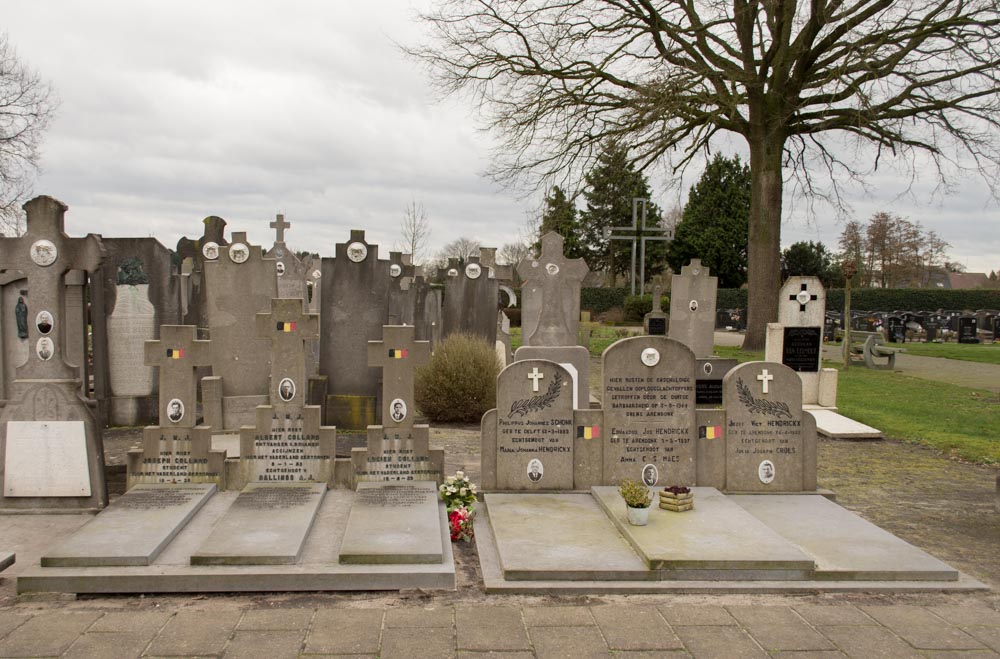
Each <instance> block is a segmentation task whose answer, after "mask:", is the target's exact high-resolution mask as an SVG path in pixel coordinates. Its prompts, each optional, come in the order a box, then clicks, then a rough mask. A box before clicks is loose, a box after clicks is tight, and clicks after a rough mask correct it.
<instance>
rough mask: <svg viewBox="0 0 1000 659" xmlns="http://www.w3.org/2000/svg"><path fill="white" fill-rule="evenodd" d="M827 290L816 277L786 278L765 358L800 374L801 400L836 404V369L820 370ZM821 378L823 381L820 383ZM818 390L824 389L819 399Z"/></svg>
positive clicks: (768, 327)
mask: <svg viewBox="0 0 1000 659" xmlns="http://www.w3.org/2000/svg"><path fill="white" fill-rule="evenodd" d="M825 318H826V291H825V290H824V289H823V284H822V283H821V282H820V280H819V278H818V277H789V278H788V280H786V281H785V283H784V285H783V286H782V287H781V291H780V292H779V293H778V322H777V323H768V326H767V337H766V342H765V349H764V355H765V360H766V361H769V362H777V363H781V364H784V365H786V366H788V367H790V368H791V369H792V370H794V371H795V372H796V373H798V374H799V377H800V378H801V381H802V396H803V402H804V403H805V404H807V405H816V404H820V405H825V406H831V407H832V406H835V405H836V400H837V396H836V390H837V385H836V377H837V371H836V369H821V368H820V365H821V360H822V354H823V323H824V320H825ZM821 380H822V382H821ZM821 390H823V391H825V392H827V393H825V394H824V395H823V401H822V402H821V401H820V398H821V396H820V392H821Z"/></svg>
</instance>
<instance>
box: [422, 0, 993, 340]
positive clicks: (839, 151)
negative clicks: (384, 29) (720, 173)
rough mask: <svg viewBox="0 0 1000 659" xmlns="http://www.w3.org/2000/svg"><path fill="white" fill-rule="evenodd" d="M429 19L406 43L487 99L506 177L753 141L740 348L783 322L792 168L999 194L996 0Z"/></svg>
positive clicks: (481, 9)
mask: <svg viewBox="0 0 1000 659" xmlns="http://www.w3.org/2000/svg"><path fill="white" fill-rule="evenodd" d="M423 18H424V20H425V21H426V22H428V23H429V25H430V26H431V29H432V33H433V35H434V36H433V37H432V39H433V40H432V41H431V42H430V43H429V44H426V45H423V46H417V47H414V48H411V49H410V50H409V51H408V52H410V53H411V54H412V55H414V56H416V57H418V58H421V59H422V60H423V61H424V62H425V63H427V64H428V65H429V67H430V69H431V70H432V72H433V74H434V75H435V80H436V82H437V83H438V84H439V85H440V87H441V89H442V90H443V91H444V92H446V93H447V92H456V91H468V92H471V93H472V95H473V96H474V98H475V101H476V102H477V103H478V104H479V105H480V107H482V108H483V109H484V111H485V113H486V115H485V120H486V122H487V126H488V127H489V128H491V129H493V130H494V131H495V133H496V134H497V135H498V136H499V137H500V139H501V146H500V151H499V155H498V159H497V160H496V161H495V165H494V167H493V170H492V173H493V174H494V176H496V177H498V178H499V179H500V180H503V181H506V182H508V183H511V184H516V183H521V184H528V186H529V188H530V187H532V186H536V187H537V186H538V185H539V183H543V184H551V183H552V182H560V181H563V180H565V179H566V178H573V179H575V180H578V178H579V176H580V172H582V171H586V170H587V169H588V168H589V167H590V164H591V163H592V162H593V160H594V157H595V155H596V153H597V152H598V150H599V148H600V145H601V144H602V143H604V141H605V140H607V139H617V140H619V141H621V142H622V143H624V144H627V145H630V156H629V157H630V159H631V160H632V161H633V162H635V163H636V164H638V165H639V166H640V167H646V166H649V165H650V164H652V163H663V164H664V165H666V166H668V167H670V168H672V169H673V171H675V172H677V171H679V170H682V169H683V168H684V167H685V166H686V165H687V164H688V163H689V162H691V161H692V160H693V159H695V158H696V157H699V155H700V153H702V152H703V151H706V150H710V149H711V147H712V140H713V138H715V137H716V136H717V135H720V134H723V133H729V134H732V135H737V136H740V137H741V138H742V139H743V140H745V141H746V143H747V145H748V147H749V151H750V168H751V171H752V177H753V192H752V197H753V198H752V209H751V217H750V224H749V268H748V277H749V288H750V291H749V307H750V308H749V319H748V320H749V324H748V329H747V335H746V338H745V340H744V347H745V348H753V349H759V348H760V347H762V346H763V343H764V336H765V329H766V324H767V322H769V321H773V320H775V319H776V318H777V304H778V300H777V297H778V296H777V293H778V289H779V286H780V263H781V259H780V233H781V211H782V195H783V192H784V181H785V174H786V173H787V174H788V175H789V176H790V180H791V181H792V185H793V191H797V192H799V193H802V194H806V195H807V196H808V197H809V198H810V199H813V198H818V197H819V198H826V199H829V200H831V201H833V202H834V203H838V202H840V201H841V196H840V195H841V188H840V182H842V181H854V182H861V183H862V184H863V176H864V175H865V173H866V171H869V170H870V169H872V168H873V167H874V166H875V165H877V164H879V163H880V162H881V161H883V160H888V159H890V158H892V159H895V160H896V162H897V163H899V165H900V166H901V167H903V168H906V169H909V171H911V172H913V171H916V170H917V168H918V166H920V165H921V164H922V163H921V162H919V161H918V158H917V157H918V155H920V154H925V155H926V156H927V158H928V159H929V161H930V163H931V165H932V166H933V171H934V173H935V174H937V175H938V176H940V177H941V178H940V180H941V181H942V182H943V183H944V184H945V185H947V184H948V183H949V181H950V178H949V177H950V175H951V174H954V173H956V172H961V171H962V170H964V169H972V170H975V171H977V172H979V173H981V174H984V177H983V178H984V180H986V181H987V183H988V185H990V186H991V189H992V191H993V193H994V196H997V182H998V181H1000V177H998V176H996V172H997V170H1000V147H998V143H997V128H998V127H1000V102H998V98H1000V66H998V63H1000V29H998V26H1000V5H998V4H997V3H996V2H994V1H993V0H855V1H854V2H844V1H843V0H811V1H810V2H805V1H804V0H801V1H796V0H732V2H726V1H725V0H687V1H682V0H537V1H535V2H523V1H522V0H439V4H438V5H437V8H436V9H435V10H433V11H432V12H429V13H426V14H424V15H423ZM865 145H873V146H874V155H872V151H870V150H868V149H863V148H858V147H861V146H865ZM792 175H794V176H792ZM552 179H557V180H555V181H553V180H552ZM570 187H572V185H570Z"/></svg>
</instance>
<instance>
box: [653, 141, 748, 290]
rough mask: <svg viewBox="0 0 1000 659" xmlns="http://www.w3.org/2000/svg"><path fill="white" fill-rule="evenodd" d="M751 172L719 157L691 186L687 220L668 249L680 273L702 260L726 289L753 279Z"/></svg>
mask: <svg viewBox="0 0 1000 659" xmlns="http://www.w3.org/2000/svg"><path fill="white" fill-rule="evenodd" d="M750 178H751V177H750V168H749V167H747V166H746V165H745V164H743V163H741V162H740V158H739V156H734V157H733V158H725V157H723V156H721V155H719V154H716V155H715V157H714V158H713V159H712V161H711V162H710V163H709V164H708V166H707V167H706V168H705V172H704V173H703V174H702V175H701V178H700V179H699V180H698V182H697V183H695V184H694V185H693V186H691V191H690V192H689V193H688V201H687V205H685V206H684V212H683V213H682V214H681V221H680V223H678V224H677V227H676V229H675V230H674V239H673V241H672V242H671V243H670V247H669V248H668V250H667V261H668V262H669V263H670V267H671V268H673V270H674V272H680V271H681V267H682V266H684V265H687V263H688V262H689V261H690V260H691V259H701V262H702V263H703V264H704V265H707V266H708V267H709V268H710V269H711V272H712V274H713V275H715V276H717V277H718V278H719V286H720V287H722V288H739V287H740V286H742V285H743V284H745V283H746V281H747V223H748V222H749V220H750V205H751V201H750V188H751V185H750Z"/></svg>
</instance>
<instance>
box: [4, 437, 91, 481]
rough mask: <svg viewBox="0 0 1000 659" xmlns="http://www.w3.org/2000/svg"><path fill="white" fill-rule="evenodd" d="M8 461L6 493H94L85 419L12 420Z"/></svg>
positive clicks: (8, 438)
mask: <svg viewBox="0 0 1000 659" xmlns="http://www.w3.org/2000/svg"><path fill="white" fill-rule="evenodd" d="M4 465H5V467H4V492H3V493H4V496H7V497H89V496H90V474H89V472H88V467H87V430H86V427H85V426H84V423H83V421H9V422H8V423H7V450H6V451H5V452H4Z"/></svg>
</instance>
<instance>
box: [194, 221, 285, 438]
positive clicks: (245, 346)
mask: <svg viewBox="0 0 1000 659" xmlns="http://www.w3.org/2000/svg"><path fill="white" fill-rule="evenodd" d="M204 268H205V283H206V285H207V287H208V326H209V331H210V336H211V337H212V344H211V351H212V379H211V381H210V382H209V385H210V386H208V387H205V388H204V389H205V390H206V392H207V393H204V392H203V395H204V398H205V399H206V400H205V401H204V403H205V421H206V423H207V424H208V425H210V426H212V428H213V430H215V432H221V431H223V430H233V429H238V428H240V427H241V426H244V425H250V424H252V423H253V422H254V419H255V410H256V408H257V406H258V405H263V404H266V403H267V401H268V397H267V395H268V389H269V382H270V380H269V378H270V375H271V364H270V360H269V359H267V358H266V356H267V355H270V348H271V346H270V343H269V341H268V340H267V339H266V338H262V337H260V336H259V335H257V334H256V333H255V331H254V328H255V326H256V322H257V321H256V315H257V314H258V313H264V312H267V311H268V310H269V309H270V308H271V300H272V299H273V298H275V297H277V293H278V290H277V282H276V281H275V276H274V261H273V260H272V259H268V258H265V257H264V255H263V253H262V251H261V248H260V246H259V245H251V244H250V243H248V242H247V238H246V234H245V233H242V232H234V233H233V234H232V241H231V242H230V244H229V245H226V246H224V247H220V248H219V256H218V258H217V259H215V260H211V261H205V264H204ZM262 356H264V358H262ZM206 380H207V378H206Z"/></svg>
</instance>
